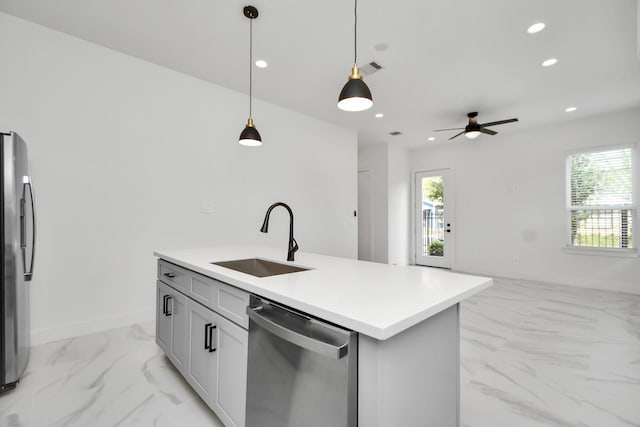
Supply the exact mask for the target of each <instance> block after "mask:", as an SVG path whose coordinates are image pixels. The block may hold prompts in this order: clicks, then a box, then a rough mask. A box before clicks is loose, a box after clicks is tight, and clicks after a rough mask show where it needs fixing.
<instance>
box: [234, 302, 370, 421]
mask: <svg viewBox="0 0 640 427" xmlns="http://www.w3.org/2000/svg"><path fill="white" fill-rule="evenodd" d="M247 314H248V315H249V361H248V373H247V417H246V427H302V426H304V427H343V426H344V427H355V426H357V425H358V335H357V333H356V332H353V331H349V330H346V329H343V328H339V327H337V326H333V325H331V324H328V323H325V322H322V321H319V320H317V319H313V318H310V317H308V316H306V315H305V314H303V313H299V312H296V311H293V310H291V309H289V308H286V307H283V306H281V305H278V304H276V303H273V302H271V301H268V300H265V299H263V298H260V297H257V296H255V295H252V296H251V299H250V301H249V307H247Z"/></svg>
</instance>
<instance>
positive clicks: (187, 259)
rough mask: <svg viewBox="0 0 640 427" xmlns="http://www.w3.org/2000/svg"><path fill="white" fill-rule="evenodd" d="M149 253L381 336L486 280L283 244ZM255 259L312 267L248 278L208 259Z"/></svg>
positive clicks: (466, 293) (487, 281)
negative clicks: (291, 255)
mask: <svg viewBox="0 0 640 427" xmlns="http://www.w3.org/2000/svg"><path fill="white" fill-rule="evenodd" d="M154 255H155V256H157V257H159V258H161V259H164V260H166V261H169V262H171V263H174V264H177V265H180V266H182V267H185V268H188V269H189V270H193V271H195V272H198V273H201V274H204V275H205V276H209V277H212V278H214V279H217V280H220V281H223V282H226V283H228V284H230V285H233V286H236V287H238V288H240V289H244V290H246V291H248V292H251V293H254V294H257V295H260V296H262V297H264V298H267V299H270V300H272V301H275V302H280V303H282V304H284V305H287V306H289V307H292V308H295V309H298V310H300V311H303V312H305V313H308V314H311V315H313V316H316V317H319V318H322V319H325V320H327V321H329V322H332V323H335V324H337V325H341V326H343V327H345V328H348V329H352V330H354V331H357V332H359V333H362V334H365V335H368V336H370V337H373V338H376V339H379V340H384V339H387V338H390V337H392V336H393V335H395V334H397V333H399V332H402V331H404V330H405V329H408V328H410V327H411V326H413V325H416V324H418V323H420V322H422V321H423V320H425V319H427V318H429V317H431V316H433V315H434V314H436V313H439V312H440V311H442V310H444V309H446V308H448V307H451V306H452V305H454V304H457V303H459V302H460V301H462V300H464V299H465V298H468V297H469V296H471V295H473V294H475V293H477V292H480V291H481V290H483V289H485V288H488V287H489V286H491V284H492V279H490V278H487V277H479V276H471V275H467V274H459V273H452V272H450V271H448V270H442V269H438V268H429V267H419V266H395V265H388V264H379V263H374V262H366V261H358V260H353V259H347V258H337V257H331V256H326V255H317V254H312V253H305V252H297V253H296V255H295V257H296V261H295V262H287V261H286V249H285V248H282V249H274V248H265V247H253V246H243V247H239V246H221V247H210V248H197V249H181V250H166V251H157V252H154ZM246 258H262V259H265V260H269V261H275V262H280V263H285V264H293V265H297V266H301V267H307V268H311V270H308V271H301V272H297V273H289V274H283V275H277V276H271V277H262V278H260V277H254V276H252V275H249V274H244V273H240V272H238V271H234V270H230V269H227V268H224V267H219V266H217V265H214V264H211V263H212V262H219V261H231V260H237V259H246Z"/></svg>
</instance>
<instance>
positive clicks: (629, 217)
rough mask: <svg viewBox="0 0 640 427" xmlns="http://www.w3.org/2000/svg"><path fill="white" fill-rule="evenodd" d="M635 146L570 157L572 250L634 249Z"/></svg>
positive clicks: (569, 210)
mask: <svg viewBox="0 0 640 427" xmlns="http://www.w3.org/2000/svg"><path fill="white" fill-rule="evenodd" d="M634 152H635V149H634V147H633V146H617V147H613V148H607V149H605V148H601V149H598V150H593V151H583V152H579V153H573V154H570V155H568V156H567V172H568V173H567V181H568V182H567V187H568V188H567V190H568V191H567V199H568V200H567V204H568V216H569V247H573V248H606V249H607V250H615V249H617V250H622V251H628V250H634V251H635V248H636V245H635V241H634V237H635V236H634V223H635V219H636V207H635V204H634V201H635V200H634V188H633V186H634V182H633V179H634V168H635V164H634V163H635V159H634Z"/></svg>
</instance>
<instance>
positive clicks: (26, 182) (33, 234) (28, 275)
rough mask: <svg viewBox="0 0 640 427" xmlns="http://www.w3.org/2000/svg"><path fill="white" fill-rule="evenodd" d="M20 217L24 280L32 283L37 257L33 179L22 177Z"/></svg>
mask: <svg viewBox="0 0 640 427" xmlns="http://www.w3.org/2000/svg"><path fill="white" fill-rule="evenodd" d="M27 186H29V199H30V200H31V230H32V232H31V261H30V263H29V264H30V265H29V270H28V271H27V258H26V248H27V244H26V242H25V240H26V219H25V209H24V208H25V204H26V196H27ZM20 216H21V219H22V221H21V222H20V224H21V226H22V229H21V230H20V239H21V247H22V265H23V268H24V278H25V280H26V281H30V280H31V279H32V277H33V260H34V258H35V255H36V210H35V202H34V199H33V185H32V184H31V177H30V176H24V177H22V200H21V201H20Z"/></svg>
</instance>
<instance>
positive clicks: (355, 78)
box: [338, 0, 373, 111]
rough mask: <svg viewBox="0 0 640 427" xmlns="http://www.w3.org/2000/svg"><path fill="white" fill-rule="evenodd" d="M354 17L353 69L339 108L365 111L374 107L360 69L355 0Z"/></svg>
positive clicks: (344, 88) (355, 5)
mask: <svg viewBox="0 0 640 427" xmlns="http://www.w3.org/2000/svg"><path fill="white" fill-rule="evenodd" d="M353 15H354V26H353V68H352V69H351V75H350V76H349V80H348V81H347V83H346V84H345V85H344V87H343V88H342V91H341V92H340V96H339V97H338V108H339V109H341V110H344V111H364V110H367V109H369V108H371V107H372V106H373V97H372V96H371V91H370V90H369V87H368V86H367V84H366V83H365V82H364V81H363V80H362V74H360V69H359V68H358V0H354V9H353Z"/></svg>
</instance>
